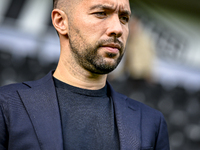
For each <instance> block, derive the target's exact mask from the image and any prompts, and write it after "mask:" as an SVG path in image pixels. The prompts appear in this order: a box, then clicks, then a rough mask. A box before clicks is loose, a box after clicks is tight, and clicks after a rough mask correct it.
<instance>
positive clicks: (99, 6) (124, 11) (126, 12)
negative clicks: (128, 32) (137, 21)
mask: <svg viewBox="0 0 200 150" xmlns="http://www.w3.org/2000/svg"><path fill="white" fill-rule="evenodd" d="M94 9H103V10H114V9H115V8H114V7H112V6H108V5H101V4H99V5H95V6H92V7H91V8H90V10H94ZM120 14H124V15H128V16H131V12H130V11H128V10H122V11H121V13H120Z"/></svg>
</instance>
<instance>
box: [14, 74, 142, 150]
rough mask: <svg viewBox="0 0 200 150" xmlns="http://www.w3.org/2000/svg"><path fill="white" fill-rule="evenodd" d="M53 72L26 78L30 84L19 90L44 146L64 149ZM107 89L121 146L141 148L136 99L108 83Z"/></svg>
mask: <svg viewBox="0 0 200 150" xmlns="http://www.w3.org/2000/svg"><path fill="white" fill-rule="evenodd" d="M52 74H53V72H50V73H49V74H47V75H46V76H45V77H44V78H42V79H40V80H38V81H34V82H32V81H30V82H24V84H26V85H27V86H29V87H30V88H29V89H26V90H19V91H18V92H19V94H20V96H21V99H22V101H23V103H24V106H25V107H26V109H27V112H28V114H29V116H30V119H31V121H32V123H33V126H34V129H35V132H36V135H37V137H38V140H39V143H40V145H41V148H42V149H56V150H61V149H63V140H62V128H61V121H60V120H61V118H60V113H59V106H58V102H57V96H56V91H55V86H54V82H53V78H52ZM108 89H110V93H111V95H110V97H111V98H112V100H113V102H114V108H115V116H116V122H117V127H118V132H119V139H120V149H121V150H133V149H140V145H141V142H140V141H141V140H140V139H141V136H140V135H141V133H140V121H141V113H140V109H139V107H137V104H136V103H135V101H134V100H131V99H129V98H127V97H126V96H124V95H122V94H119V93H117V92H115V91H114V90H113V88H112V87H111V85H110V84H109V83H108Z"/></svg>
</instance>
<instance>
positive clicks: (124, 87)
mask: <svg viewBox="0 0 200 150" xmlns="http://www.w3.org/2000/svg"><path fill="white" fill-rule="evenodd" d="M130 3H131V9H132V13H133V15H132V18H131V21H130V36H129V40H128V44H127V52H126V55H125V56H124V58H123V60H122V63H121V64H120V65H119V66H118V68H117V69H116V70H115V71H114V72H112V73H111V74H110V75H109V78H108V80H109V81H110V82H111V84H112V85H113V87H114V88H115V89H116V90H117V91H119V92H120V93H123V94H126V95H127V96H129V97H131V98H133V99H136V100H138V101H141V102H143V103H145V104H147V105H149V106H151V107H153V108H156V109H158V110H160V111H161V112H162V113H163V114H164V116H165V118H166V121H167V124H168V128H169V138H170V147H171V150H199V149H200V1H199V0H162V1H161V0H132V1H131V0H130ZM51 10H52V3H51V1H49V0H0V86H3V85H6V84H10V83H16V82H22V81H26V80H36V79H39V78H41V77H43V76H44V75H45V74H46V73H48V72H49V71H50V70H52V69H55V67H56V65H57V61H58V58H59V52H60V50H59V39H58V36H57V34H56V32H55V30H54V28H53V27H52V24H51V19H50V12H51Z"/></svg>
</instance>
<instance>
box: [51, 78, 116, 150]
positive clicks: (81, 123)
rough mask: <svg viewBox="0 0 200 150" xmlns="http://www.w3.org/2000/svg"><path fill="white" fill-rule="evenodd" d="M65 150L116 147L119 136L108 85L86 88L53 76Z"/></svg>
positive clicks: (95, 149)
mask: <svg viewBox="0 0 200 150" xmlns="http://www.w3.org/2000/svg"><path fill="white" fill-rule="evenodd" d="M54 83H55V86H56V92H57V97H58V102H59V107H60V114H61V121H62V132H63V142H64V149H65V150H117V149H119V136H118V131H117V127H116V122H115V116H114V107H113V102H112V99H111V98H109V96H108V93H107V86H105V87H104V88H102V89H100V90H86V89H81V88H77V87H74V86H71V85H68V84H66V83H63V82H61V81H59V80H57V79H55V78H54Z"/></svg>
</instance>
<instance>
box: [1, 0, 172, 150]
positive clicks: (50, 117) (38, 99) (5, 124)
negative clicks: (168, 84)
mask: <svg viewBox="0 0 200 150" xmlns="http://www.w3.org/2000/svg"><path fill="white" fill-rule="evenodd" d="M130 15H131V11H130V6H129V1H128V0H55V1H54V10H53V11H52V22H53V25H54V27H55V29H56V30H57V32H58V34H59V38H60V46H61V53H60V59H59V63H58V66H57V68H56V70H55V71H52V72H50V73H49V74H48V75H47V76H45V77H44V78H42V79H40V80H38V81H30V82H24V83H20V84H14V85H8V86H5V87H2V88H1V89H0V133H1V134H0V149H1V150H5V149H8V150H39V149H41V150H62V149H75V150H79V149H80V150H117V149H121V150H153V149H155V150H168V149H169V143H168V133H167V126H166V122H165V120H164V118H163V115H162V114H161V113H160V112H159V111H157V110H154V109H152V108H150V107H148V106H146V105H144V104H141V103H139V102H137V101H135V100H132V99H129V98H127V97H126V96H124V95H121V94H118V93H116V92H115V91H114V90H113V89H112V87H111V86H110V85H109V83H107V82H106V77H107V74H108V73H109V72H111V71H112V70H114V69H115V68H116V66H117V65H118V63H119V62H120V60H121V58H122V56H123V54H124V51H125V45H126V40H127V37H128V32H129V28H128V21H129V18H130Z"/></svg>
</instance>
